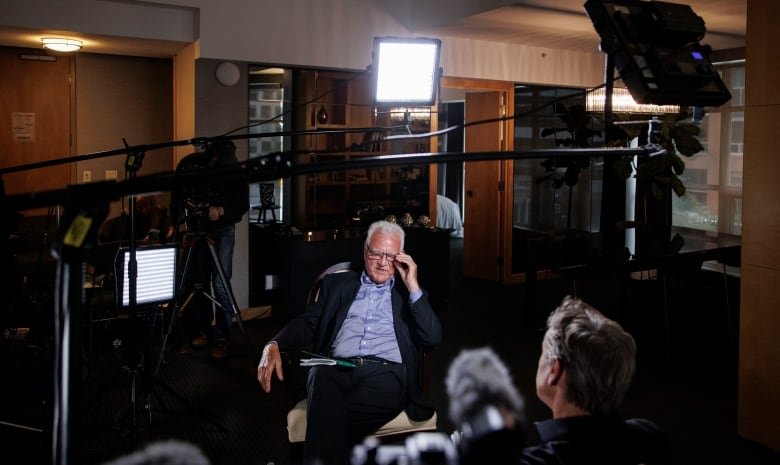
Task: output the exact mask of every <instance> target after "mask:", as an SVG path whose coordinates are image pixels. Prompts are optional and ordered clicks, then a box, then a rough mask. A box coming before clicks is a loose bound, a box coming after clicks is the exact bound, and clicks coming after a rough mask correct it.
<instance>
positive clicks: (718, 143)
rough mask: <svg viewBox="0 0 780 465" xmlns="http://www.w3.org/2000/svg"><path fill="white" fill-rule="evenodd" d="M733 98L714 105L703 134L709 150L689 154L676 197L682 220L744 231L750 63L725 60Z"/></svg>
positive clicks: (733, 231) (703, 123)
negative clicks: (747, 71)
mask: <svg viewBox="0 0 780 465" xmlns="http://www.w3.org/2000/svg"><path fill="white" fill-rule="evenodd" d="M719 70H720V73H721V76H722V78H723V81H724V82H725V83H726V85H727V86H728V87H729V90H730V91H731V100H730V101H729V102H727V103H726V104H724V105H722V106H721V107H719V108H708V109H707V112H706V114H705V116H704V118H703V119H702V121H701V124H700V127H701V134H700V135H699V139H700V140H701V142H702V145H703V146H704V150H703V151H701V152H699V153H697V154H696V155H694V156H693V157H691V158H684V160H685V172H684V173H683V174H682V176H680V178H681V180H682V181H683V183H685V186H686V189H687V191H686V194H685V195H684V196H683V197H676V196H675V197H674V198H673V201H672V202H673V206H672V208H673V218H672V221H673V223H674V225H676V226H683V227H689V228H694V229H703V230H708V231H719V232H725V233H731V234H738V235H739V234H742V159H743V146H744V121H745V112H744V105H745V64H744V62H739V63H732V64H729V65H723V66H719Z"/></svg>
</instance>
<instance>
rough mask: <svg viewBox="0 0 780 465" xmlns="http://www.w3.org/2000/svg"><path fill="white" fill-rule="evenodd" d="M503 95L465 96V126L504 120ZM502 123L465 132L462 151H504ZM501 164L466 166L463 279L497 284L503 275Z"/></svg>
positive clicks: (480, 163) (490, 163)
mask: <svg viewBox="0 0 780 465" xmlns="http://www.w3.org/2000/svg"><path fill="white" fill-rule="evenodd" d="M505 99H506V92H502V91H486V92H469V93H467V94H466V110H465V113H466V114H465V119H466V122H467V123H469V122H473V121H481V120H487V119H492V118H496V117H498V116H503V115H504V111H505V102H506V100H505ZM505 127H506V125H505V124H504V123H500V122H495V123H489V124H477V125H473V126H469V127H467V128H466V136H465V150H466V152H467V153H468V152H476V151H494V150H495V151H497V150H504V149H505V144H504V131H505ZM503 166H504V163H503V162H502V161H500V160H499V161H480V162H466V164H465V180H464V183H465V194H466V195H465V215H464V224H463V234H464V236H463V275H464V276H469V277H473V278H482V279H487V280H490V281H500V280H501V278H502V271H503V268H502V266H503V260H502V258H501V257H502V250H503V246H502V237H503V236H502V231H501V225H502V224H503V216H504V215H503V211H504V208H503V198H502V197H503V191H502V189H501V181H502V179H503V171H502V170H503Z"/></svg>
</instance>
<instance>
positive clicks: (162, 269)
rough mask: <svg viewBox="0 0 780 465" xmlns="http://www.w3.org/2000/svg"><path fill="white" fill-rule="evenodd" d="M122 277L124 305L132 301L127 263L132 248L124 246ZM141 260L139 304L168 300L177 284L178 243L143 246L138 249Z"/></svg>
mask: <svg viewBox="0 0 780 465" xmlns="http://www.w3.org/2000/svg"><path fill="white" fill-rule="evenodd" d="M121 255H122V274H121V276H120V279H121V280H122V283H121V286H119V289H120V292H121V298H120V299H119V301H120V302H122V306H123V307H127V306H129V305H130V282H129V281H130V280H129V279H127V276H128V270H127V265H128V262H129V261H130V250H129V249H128V248H123V249H121ZM135 260H136V263H137V264H138V267H137V269H138V277H137V279H136V284H135V286H136V290H135V300H136V304H137V305H143V304H154V303H161V302H167V301H170V300H172V299H173V296H174V290H175V287H176V247H175V246H174V245H162V246H144V247H138V249H136V251H135Z"/></svg>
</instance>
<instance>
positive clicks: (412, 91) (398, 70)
mask: <svg viewBox="0 0 780 465" xmlns="http://www.w3.org/2000/svg"><path fill="white" fill-rule="evenodd" d="M440 49H441V41H440V40H438V39H422V38H402V37H376V38H375V39H374V56H373V60H374V62H373V66H372V67H371V72H372V75H373V76H372V77H373V81H374V103H375V104H376V105H377V106H430V105H433V104H434V102H435V101H436V93H437V91H438V90H439V53H440Z"/></svg>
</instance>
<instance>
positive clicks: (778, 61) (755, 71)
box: [745, 0, 780, 105]
mask: <svg viewBox="0 0 780 465" xmlns="http://www.w3.org/2000/svg"><path fill="white" fill-rule="evenodd" d="M747 13H748V18H747V23H748V24H747V27H748V31H747V47H746V49H745V52H746V57H745V58H746V60H745V61H746V62H747V76H746V83H745V89H747V90H746V92H747V95H746V99H747V102H746V103H747V104H748V105H777V104H780V86H778V85H777V83H778V82H780V47H778V46H777V44H778V42H777V40H778V35H779V34H778V30H777V25H778V24H780V8H778V6H777V0H748V12H747Z"/></svg>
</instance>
